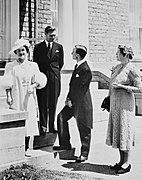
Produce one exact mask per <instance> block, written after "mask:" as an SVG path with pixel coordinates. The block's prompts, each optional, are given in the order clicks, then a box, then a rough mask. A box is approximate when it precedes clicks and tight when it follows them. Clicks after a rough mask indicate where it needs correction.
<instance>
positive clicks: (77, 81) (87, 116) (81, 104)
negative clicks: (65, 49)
mask: <svg viewBox="0 0 142 180" xmlns="http://www.w3.org/2000/svg"><path fill="white" fill-rule="evenodd" d="M91 79H92V72H91V70H90V68H89V66H88V64H87V62H86V61H85V62H84V63H82V64H81V65H80V66H79V67H78V68H77V69H76V70H74V71H73V74H72V77H71V80H70V83H69V93H68V95H67V97H68V98H69V99H70V100H71V102H72V104H73V106H72V108H73V111H74V114H75V117H76V119H77V122H78V123H83V124H84V125H85V126H87V127H89V128H93V107H92V99H91V94H90V90H89V85H90V82H91Z"/></svg>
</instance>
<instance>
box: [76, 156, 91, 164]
mask: <svg viewBox="0 0 142 180" xmlns="http://www.w3.org/2000/svg"><path fill="white" fill-rule="evenodd" d="M87 159H88V158H87V157H85V156H79V157H78V158H77V159H76V161H75V162H76V163H82V162H84V161H86V160H87Z"/></svg>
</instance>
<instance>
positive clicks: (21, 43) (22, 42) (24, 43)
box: [9, 37, 30, 54]
mask: <svg viewBox="0 0 142 180" xmlns="http://www.w3.org/2000/svg"><path fill="white" fill-rule="evenodd" d="M22 46H27V47H29V46H30V43H29V41H28V40H26V39H24V38H23V37H22V38H20V39H17V40H16V42H15V44H14V46H13V47H12V49H11V51H9V54H11V53H13V52H14V51H15V50H17V49H19V48H20V47H22Z"/></svg>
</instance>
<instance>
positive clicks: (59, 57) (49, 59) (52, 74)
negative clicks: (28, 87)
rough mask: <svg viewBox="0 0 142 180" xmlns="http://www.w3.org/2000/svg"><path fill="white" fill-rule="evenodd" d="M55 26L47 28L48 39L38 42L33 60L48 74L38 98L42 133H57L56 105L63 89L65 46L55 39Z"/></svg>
mask: <svg viewBox="0 0 142 180" xmlns="http://www.w3.org/2000/svg"><path fill="white" fill-rule="evenodd" d="M55 36H56V34H55V28H53V27H51V26H47V27H46V28H45V37H46V39H45V40H44V41H43V42H41V43H39V44H37V45H36V46H35V48H34V52H33V60H34V61H35V62H37V64H38V66H39V69H40V71H41V72H43V73H44V74H45V75H46V76H47V85H46V86H45V88H43V89H42V90H37V98H38V105H39V115H40V124H39V125H40V133H41V134H45V133H46V131H47V122H49V123H48V127H49V132H51V133H55V132H56V130H55V128H54V121H55V113H56V105H57V101H58V97H59V95H60V90H61V77H60V71H61V69H62V67H63V64H64V52H63V46H62V45H61V44H59V43H57V42H55V41H54V39H55Z"/></svg>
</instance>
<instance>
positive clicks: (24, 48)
mask: <svg viewBox="0 0 142 180" xmlns="http://www.w3.org/2000/svg"><path fill="white" fill-rule="evenodd" d="M29 45H30V44H29V42H28V41H27V40H25V39H23V38H21V39H18V40H17V41H16V42H15V46H14V47H13V48H12V50H11V51H10V53H13V52H14V53H15V54H16V55H17V60H15V61H13V62H10V63H7V64H6V67H5V74H4V76H3V78H2V81H1V85H2V86H3V87H4V88H5V90H6V95H7V103H8V104H9V106H10V108H11V109H16V110H21V111H28V119H26V123H25V129H26V133H25V136H26V137H29V140H28V148H26V156H31V149H32V148H33V141H34V136H35V135H39V130H38V102H37V97H36V88H38V89H41V88H43V87H45V85H46V83H47V78H46V76H45V75H44V74H43V73H41V72H40V71H39V68H38V65H37V64H36V63H35V62H31V61H29V60H28V57H29Z"/></svg>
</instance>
